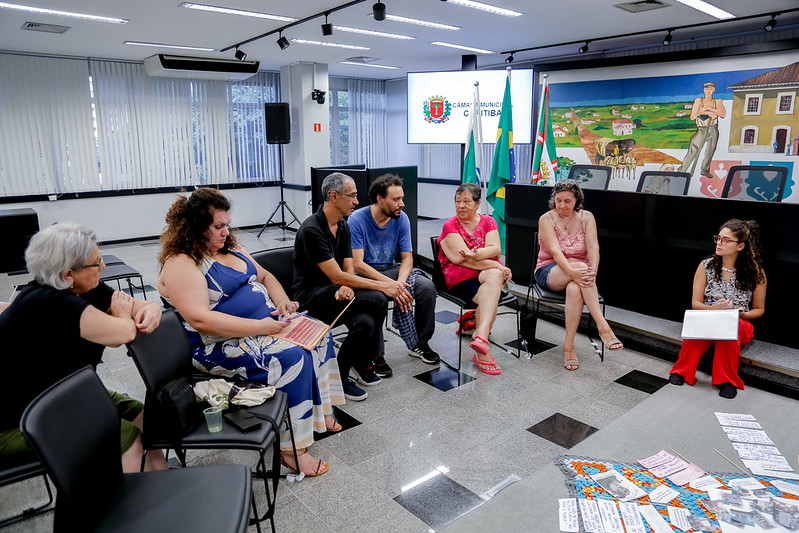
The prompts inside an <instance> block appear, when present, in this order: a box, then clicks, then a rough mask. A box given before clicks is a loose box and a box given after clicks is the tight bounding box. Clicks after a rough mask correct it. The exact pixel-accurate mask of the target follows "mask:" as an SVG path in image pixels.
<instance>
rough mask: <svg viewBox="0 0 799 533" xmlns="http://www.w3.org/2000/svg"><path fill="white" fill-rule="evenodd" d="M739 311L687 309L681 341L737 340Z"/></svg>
mask: <svg viewBox="0 0 799 533" xmlns="http://www.w3.org/2000/svg"><path fill="white" fill-rule="evenodd" d="M739 313H740V309H689V310H688V311H686V312H685V318H684V319H683V322H682V338H683V339H703V340H711V341H737V340H738V314H739Z"/></svg>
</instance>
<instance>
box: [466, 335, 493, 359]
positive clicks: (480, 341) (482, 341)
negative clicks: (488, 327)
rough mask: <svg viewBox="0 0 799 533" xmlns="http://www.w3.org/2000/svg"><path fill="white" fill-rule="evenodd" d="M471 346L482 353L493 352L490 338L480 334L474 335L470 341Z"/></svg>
mask: <svg viewBox="0 0 799 533" xmlns="http://www.w3.org/2000/svg"><path fill="white" fill-rule="evenodd" d="M469 348H471V349H472V350H474V351H475V352H477V353H479V354H480V355H489V354H490V353H491V350H490V349H489V344H488V339H486V338H485V337H481V336H480V335H475V336H474V340H473V341H472V342H470V343H469Z"/></svg>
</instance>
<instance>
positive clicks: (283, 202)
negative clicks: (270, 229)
mask: <svg viewBox="0 0 799 533" xmlns="http://www.w3.org/2000/svg"><path fill="white" fill-rule="evenodd" d="M279 148H280V149H279V151H278V161H279V165H280V203H278V204H277V206H276V207H275V210H274V211H272V214H271V215H270V216H269V219H268V220H267V221H266V222H265V223H264V225H263V226H262V227H261V231H259V232H258V238H259V239H260V238H261V234H262V233H263V232H264V230H265V229H266V227H267V226H268V225H269V224H271V223H272V219H273V218H275V215H276V214H277V210H278V209H280V220H281V222H280V224H278V225H277V226H278V227H279V228H280V229H282V230H283V231H286V228H287V227H288V226H289V224H291V223H292V222H296V223H297V225H298V226H299V225H301V222H300V219H299V218H297V215H295V214H294V211H292V210H291V208H290V207H289V204H287V203H286V200H284V199H283V184H284V183H285V181H284V180H283V145H281V146H280V147H279ZM286 211H288V212H289V213H291V222H288V223H287V222H286Z"/></svg>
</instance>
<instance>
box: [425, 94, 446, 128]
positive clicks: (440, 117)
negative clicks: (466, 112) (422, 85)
mask: <svg viewBox="0 0 799 533" xmlns="http://www.w3.org/2000/svg"><path fill="white" fill-rule="evenodd" d="M451 112H452V104H450V103H449V102H448V101H447V99H446V98H444V97H443V96H431V97H430V98H428V99H427V100H425V101H424V119H425V121H427V122H430V123H433V124H443V123H444V122H446V121H448V120H449V115H450V113H451Z"/></svg>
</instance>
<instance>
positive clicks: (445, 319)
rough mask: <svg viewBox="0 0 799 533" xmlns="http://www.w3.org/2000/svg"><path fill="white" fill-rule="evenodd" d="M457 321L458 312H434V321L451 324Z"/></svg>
mask: <svg viewBox="0 0 799 533" xmlns="http://www.w3.org/2000/svg"><path fill="white" fill-rule="evenodd" d="M457 321H458V313H453V312H452V311H439V312H438V313H436V322H440V323H441V324H452V323H453V322H457Z"/></svg>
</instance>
